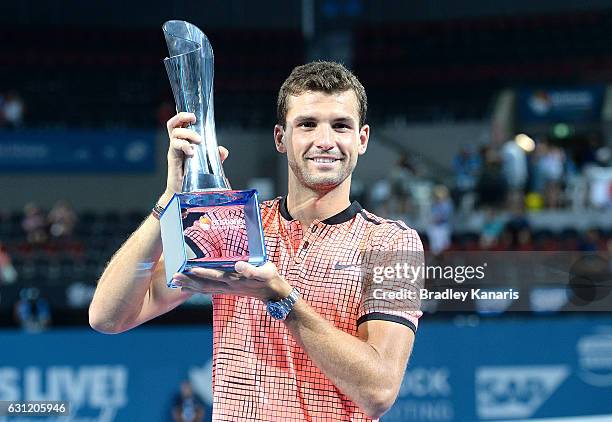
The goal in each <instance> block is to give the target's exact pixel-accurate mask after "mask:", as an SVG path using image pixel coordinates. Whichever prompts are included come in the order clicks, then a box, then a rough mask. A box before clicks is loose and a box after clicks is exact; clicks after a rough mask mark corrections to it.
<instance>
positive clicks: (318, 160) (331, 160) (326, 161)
mask: <svg viewBox="0 0 612 422" xmlns="http://www.w3.org/2000/svg"><path fill="white" fill-rule="evenodd" d="M313 160H314V162H315V163H333V162H334V161H336V160H335V159H334V158H313Z"/></svg>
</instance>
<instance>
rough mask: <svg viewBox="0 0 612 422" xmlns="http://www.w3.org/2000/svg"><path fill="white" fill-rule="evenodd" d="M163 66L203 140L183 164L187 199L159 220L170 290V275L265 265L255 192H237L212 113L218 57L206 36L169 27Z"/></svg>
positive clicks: (176, 201)
mask: <svg viewBox="0 0 612 422" xmlns="http://www.w3.org/2000/svg"><path fill="white" fill-rule="evenodd" d="M162 29H163V32H164V36H165V38H166V44H167V46H168V52H169V57H168V58H166V59H165V60H164V64H165V66H166V72H167V73H168V78H169V80H170V85H171V87H172V93H173V94H174V100H175V102H176V109H177V112H189V113H194V114H195V116H196V122H195V123H194V124H193V125H191V126H190V129H193V130H195V131H196V132H197V133H198V134H199V135H200V136H201V138H202V143H200V144H199V145H195V153H194V155H193V156H192V157H188V158H187V159H186V160H185V164H184V168H185V171H184V174H185V177H184V179H183V187H182V192H181V193H180V194H176V195H174V197H173V198H172V200H171V201H170V203H169V204H168V205H167V206H166V208H165V209H164V211H163V213H162V214H161V218H160V223H161V237H162V245H163V251H164V262H165V267H166V281H167V283H168V287H174V286H173V285H172V275H173V274H175V273H177V272H188V271H189V270H190V269H191V268H194V267H206V268H216V269H221V270H230V271H231V270H232V269H233V268H234V264H235V263H236V262H237V261H246V262H249V263H250V264H253V265H262V264H264V263H265V261H266V249H265V243H264V236H263V229H262V224H261V216H260V211H259V201H258V198H257V191H256V190H254V189H251V190H244V191H240V190H231V188H230V185H229V182H228V181H227V178H226V177H225V174H224V172H223V167H222V165H221V157H220V156H219V151H218V148H217V136H216V133H215V118H214V107H213V76H214V57H213V50H212V46H211V44H210V42H209V41H208V38H207V37H206V35H205V34H204V33H203V32H202V31H201V30H200V29H199V28H197V27H196V26H194V25H192V24H190V23H188V22H185V21H168V22H166V23H164V25H163V27H162Z"/></svg>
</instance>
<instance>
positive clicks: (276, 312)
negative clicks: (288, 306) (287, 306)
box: [268, 303, 286, 319]
mask: <svg viewBox="0 0 612 422" xmlns="http://www.w3.org/2000/svg"><path fill="white" fill-rule="evenodd" d="M268 313H269V314H270V315H271V316H272V318H274V319H285V317H286V314H285V311H284V310H283V307H282V306H281V305H280V304H279V303H268Z"/></svg>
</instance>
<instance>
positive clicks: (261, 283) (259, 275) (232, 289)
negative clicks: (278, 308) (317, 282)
mask: <svg viewBox="0 0 612 422" xmlns="http://www.w3.org/2000/svg"><path fill="white" fill-rule="evenodd" d="M172 279H173V282H174V284H175V285H176V286H179V287H181V288H182V289H186V290H189V291H193V292H195V293H206V294H229V295H236V296H248V297H255V298H257V299H261V300H262V301H264V302H267V301H269V300H280V299H283V298H285V297H287V296H289V293H291V289H292V287H291V285H290V284H289V283H287V281H285V279H284V278H283V277H281V275H280V274H279V273H278V269H277V268H276V265H274V264H273V263H271V262H266V263H265V264H264V265H262V266H261V267H256V266H254V265H251V264H249V263H247V262H244V261H240V262H237V263H236V265H235V266H234V271H233V272H229V271H221V270H215V269H211V268H192V269H191V270H189V273H187V274H181V273H177V274H174V276H173V277H172Z"/></svg>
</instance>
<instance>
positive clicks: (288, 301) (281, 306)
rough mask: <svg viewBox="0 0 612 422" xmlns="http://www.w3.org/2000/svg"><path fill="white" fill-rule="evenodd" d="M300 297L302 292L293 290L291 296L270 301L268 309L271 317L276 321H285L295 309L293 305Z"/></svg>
mask: <svg viewBox="0 0 612 422" xmlns="http://www.w3.org/2000/svg"><path fill="white" fill-rule="evenodd" d="M299 297H300V292H299V290H298V289H297V288H295V287H294V288H293V290H291V293H289V296H287V297H286V298H284V299H281V300H269V301H268V302H267V303H266V308H267V310H268V313H269V314H270V316H271V317H272V318H274V319H276V320H279V321H284V320H285V318H287V315H289V312H291V310H292V309H293V305H295V302H297V300H298V298H299Z"/></svg>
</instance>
